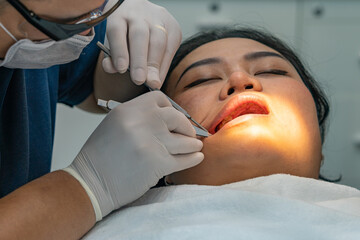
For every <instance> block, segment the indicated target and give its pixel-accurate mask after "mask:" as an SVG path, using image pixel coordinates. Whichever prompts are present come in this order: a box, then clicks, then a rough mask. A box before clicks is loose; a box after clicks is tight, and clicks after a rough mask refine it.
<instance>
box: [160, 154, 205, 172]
mask: <svg viewBox="0 0 360 240" xmlns="http://www.w3.org/2000/svg"><path fill="white" fill-rule="evenodd" d="M173 157H174V159H175V161H176V164H175V166H174V168H173V169H171V170H172V172H171V173H173V172H178V171H181V170H184V169H187V168H191V167H194V166H196V165H198V164H199V163H201V162H202V160H204V154H203V153H202V152H194V153H189V154H179V155H174V156H173ZM171 173H167V174H165V175H168V174H171Z"/></svg>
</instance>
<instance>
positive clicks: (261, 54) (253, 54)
mask: <svg viewBox="0 0 360 240" xmlns="http://www.w3.org/2000/svg"><path fill="white" fill-rule="evenodd" d="M264 57H278V58H281V59H284V60H285V58H284V57H283V56H282V55H280V54H278V53H276V52H268V51H261V52H251V53H248V54H246V55H245V56H244V59H245V60H246V61H255V60H257V59H259V58H264ZM221 62H222V60H221V59H220V58H217V57H215V58H205V59H202V60H200V61H197V62H194V63H193V64H191V65H190V66H188V67H187V68H186V69H185V70H184V72H183V73H182V74H181V75H180V77H179V79H178V80H177V82H176V85H175V87H176V86H177V85H178V84H179V82H180V80H181V78H182V77H183V76H184V74H185V73H186V72H187V71H189V70H190V69H193V68H195V67H200V66H204V65H211V64H218V63H221Z"/></svg>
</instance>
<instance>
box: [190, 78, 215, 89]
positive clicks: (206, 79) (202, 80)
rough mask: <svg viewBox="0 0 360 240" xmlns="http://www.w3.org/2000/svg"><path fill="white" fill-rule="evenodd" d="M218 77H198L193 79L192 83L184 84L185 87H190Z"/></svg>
mask: <svg viewBox="0 0 360 240" xmlns="http://www.w3.org/2000/svg"><path fill="white" fill-rule="evenodd" d="M218 79H220V78H202V79H198V80H195V81H193V82H192V83H190V84H188V85H186V86H185V88H191V87H194V86H197V85H199V84H202V83H204V82H207V81H211V80H218Z"/></svg>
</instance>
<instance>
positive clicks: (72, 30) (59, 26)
mask: <svg viewBox="0 0 360 240" xmlns="http://www.w3.org/2000/svg"><path fill="white" fill-rule="evenodd" d="M7 1H8V2H9V3H10V4H11V5H12V6H13V7H14V8H15V9H16V10H17V11H18V12H19V13H20V14H21V15H22V16H23V17H24V18H25V19H26V20H27V21H28V22H29V23H31V24H32V25H33V26H34V27H36V28H37V29H39V30H40V31H41V32H43V33H44V34H46V35H47V36H48V37H50V38H51V39H53V40H55V41H59V40H64V39H67V38H69V37H72V36H74V35H76V34H79V33H81V32H84V31H86V30H88V29H89V28H92V27H93V26H95V25H97V24H99V23H100V22H102V21H103V20H105V19H106V18H107V17H108V16H109V15H110V14H111V13H113V12H114V11H115V10H116V9H117V8H118V7H119V6H120V5H121V4H122V3H123V2H124V0H119V1H112V2H110V3H108V0H105V2H104V3H103V5H101V6H100V7H99V8H97V9H95V10H93V11H91V12H90V13H87V14H84V15H82V16H80V17H78V18H77V19H78V20H79V21H77V22H75V23H74V24H66V23H60V22H55V21H49V20H45V19H43V18H41V17H39V16H38V15H36V14H35V13H34V12H33V11H31V10H29V9H27V8H26V7H25V6H24V5H23V4H22V3H21V2H19V1H18V0H7ZM107 4H112V5H113V6H106V8H107V9H108V10H106V11H105V12H104V8H105V5H107Z"/></svg>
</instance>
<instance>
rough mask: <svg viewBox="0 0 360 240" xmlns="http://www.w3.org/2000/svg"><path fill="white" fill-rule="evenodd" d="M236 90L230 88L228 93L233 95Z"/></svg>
mask: <svg viewBox="0 0 360 240" xmlns="http://www.w3.org/2000/svg"><path fill="white" fill-rule="evenodd" d="M234 92H235V90H234V88H230V89H229V90H228V92H227V94H228V95H231V94H233V93H234Z"/></svg>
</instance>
